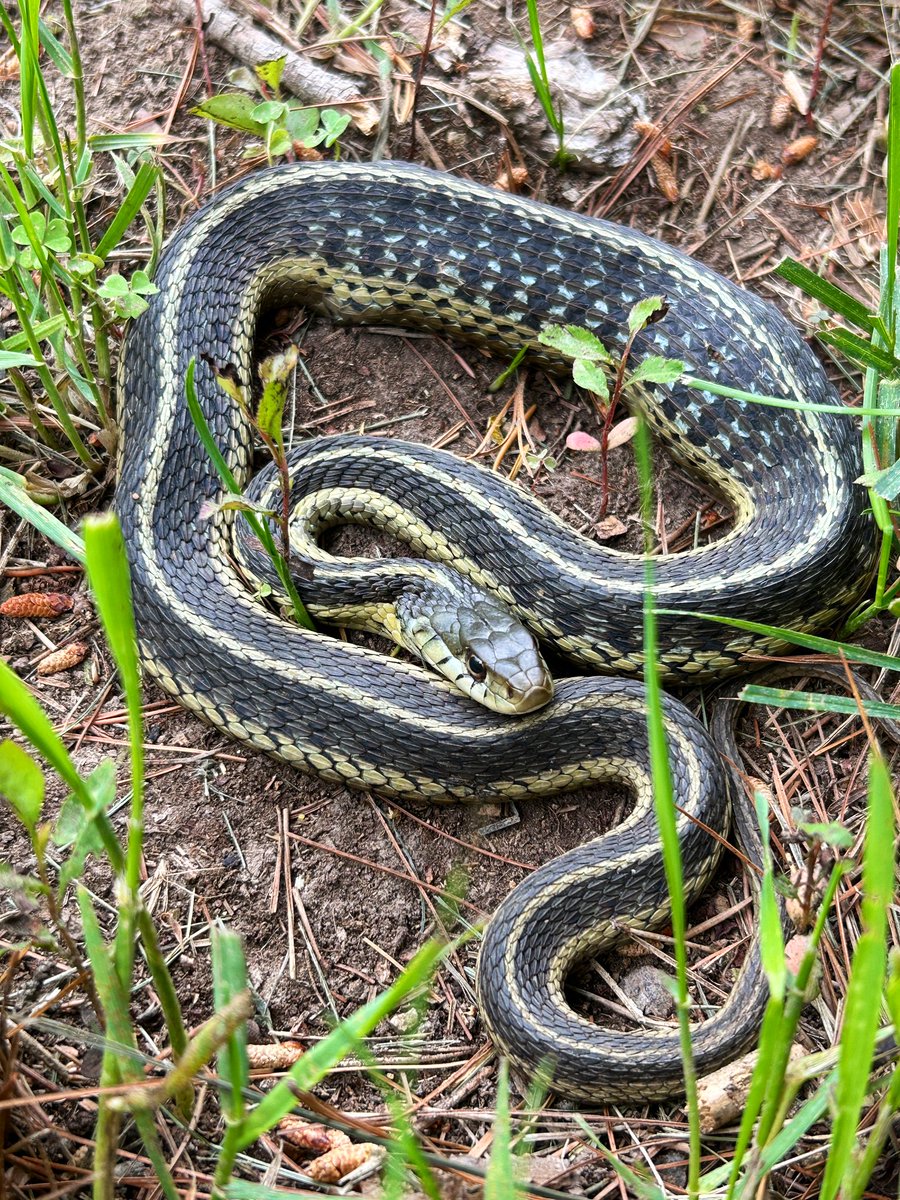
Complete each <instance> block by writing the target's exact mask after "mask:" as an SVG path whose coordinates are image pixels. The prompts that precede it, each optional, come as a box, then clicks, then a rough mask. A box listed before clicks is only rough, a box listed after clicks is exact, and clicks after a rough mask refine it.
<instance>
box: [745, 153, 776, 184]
mask: <svg viewBox="0 0 900 1200" xmlns="http://www.w3.org/2000/svg"><path fill="white" fill-rule="evenodd" d="M750 174H751V175H752V176H753V178H754V179H759V180H766V179H780V178H781V176H782V170H781V166H780V164H778V163H770V162H767V160H766V159H764V158H758V159H757V160H756V162H755V163H754V164H753V166H752V167H751V168H750Z"/></svg>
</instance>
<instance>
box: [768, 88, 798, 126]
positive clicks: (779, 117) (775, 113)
mask: <svg viewBox="0 0 900 1200" xmlns="http://www.w3.org/2000/svg"><path fill="white" fill-rule="evenodd" d="M793 115H794V102H793V100H792V99H791V98H790V96H789V95H788V94H787V92H779V94H778V95H777V96H776V97H775V99H774V100H773V101H772V108H771V110H770V111H769V124H770V125H771V126H772V128H773V129H784V127H785V125H787V124H788V122H789V121H790V120H791V118H792V117H793Z"/></svg>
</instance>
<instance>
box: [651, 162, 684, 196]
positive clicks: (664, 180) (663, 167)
mask: <svg viewBox="0 0 900 1200" xmlns="http://www.w3.org/2000/svg"><path fill="white" fill-rule="evenodd" d="M650 170H651V171H652V172H653V174H654V176H655V177H656V186H657V187H658V188H659V190H660V191H661V192H662V194H663V195H664V196H665V198H666V199H667V200H668V201H669V203H670V204H674V203H675V201H676V200H677V199H678V180H677V179H676V178H675V172H674V171H673V170H672V167H671V165H670V164H669V163H668V162H666V160H665V159H664V158H663V156H662V155H661V154H654V155H653V157H652V158H651V159H650Z"/></svg>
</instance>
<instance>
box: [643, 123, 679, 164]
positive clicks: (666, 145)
mask: <svg viewBox="0 0 900 1200" xmlns="http://www.w3.org/2000/svg"><path fill="white" fill-rule="evenodd" d="M634 131H635V133H639V134H640V135H641V137H642V138H652V137H658V136H659V134H660V132H661V131H660V128H659V126H658V125H654V124H653V122H652V121H635V123H634ZM656 153H657V154H661V155H662V156H663V158H668V157H669V155H670V154H671V153H672V143H671V142H670V141H669V139H668V138H663V140H662V142H661V143H660V147H659V149H658V150H657V152H656Z"/></svg>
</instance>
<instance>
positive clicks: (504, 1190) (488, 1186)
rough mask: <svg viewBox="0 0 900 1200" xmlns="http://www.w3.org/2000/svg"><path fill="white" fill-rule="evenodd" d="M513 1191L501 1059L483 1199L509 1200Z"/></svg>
mask: <svg viewBox="0 0 900 1200" xmlns="http://www.w3.org/2000/svg"><path fill="white" fill-rule="evenodd" d="M517 1191H518V1189H517V1187H516V1180H515V1173H514V1171H513V1153H512V1138H511V1133H510V1124H509V1062H508V1060H507V1059H505V1058H501V1059H500V1070H499V1072H498V1075H497V1113H496V1116H495V1118H494V1145H493V1148H492V1150H491V1161H490V1163H489V1164H488V1169H487V1175H485V1177H484V1200H510V1197H512V1196H514V1195H515V1194H516V1192H517Z"/></svg>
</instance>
